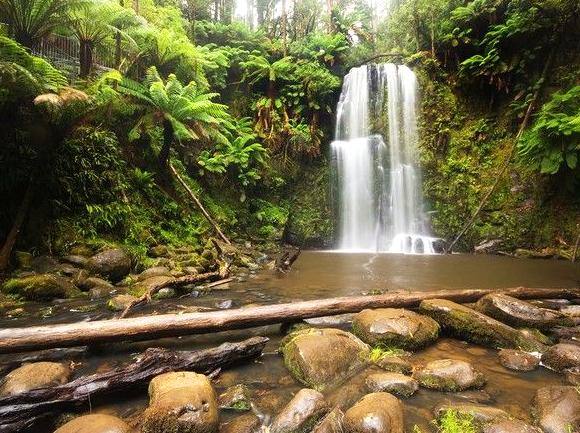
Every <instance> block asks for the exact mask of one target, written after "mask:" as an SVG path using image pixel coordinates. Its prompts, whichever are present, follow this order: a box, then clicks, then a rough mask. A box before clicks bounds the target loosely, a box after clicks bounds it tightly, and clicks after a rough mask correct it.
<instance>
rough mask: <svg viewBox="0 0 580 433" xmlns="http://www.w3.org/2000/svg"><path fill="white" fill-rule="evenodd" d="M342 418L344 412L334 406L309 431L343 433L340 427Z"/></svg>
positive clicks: (313, 432)
mask: <svg viewBox="0 0 580 433" xmlns="http://www.w3.org/2000/svg"><path fill="white" fill-rule="evenodd" d="M343 419H344V413H343V412H342V411H341V410H340V409H338V408H335V409H334V410H332V411H331V412H330V413H329V414H328V415H326V416H325V417H324V418H323V419H322V421H320V422H319V423H318V424H316V427H314V429H313V430H312V432H311V433H344V429H343V427H342V423H343Z"/></svg>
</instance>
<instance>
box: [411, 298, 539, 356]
mask: <svg viewBox="0 0 580 433" xmlns="http://www.w3.org/2000/svg"><path fill="white" fill-rule="evenodd" d="M420 309H421V311H422V312H423V313H425V314H427V315H428V316H431V317H432V318H433V319H435V320H436V321H437V322H439V324H440V325H441V326H442V327H443V328H444V329H445V330H447V331H449V332H451V333H452V334H454V335H456V336H458V337H460V338H464V339H466V340H468V341H471V342H473V343H476V344H481V345H484V346H486V345H487V346H492V347H495V348H508V349H520V350H525V351H529V352H541V351H542V350H543V349H544V348H545V346H544V345H543V344H542V343H540V342H538V341H537V340H536V339H535V338H532V337H530V336H529V335H525V334H523V333H521V332H520V331H518V330H517V329H514V328H512V327H510V326H508V325H506V324H504V323H502V322H499V321H497V320H495V319H493V318H491V317H488V316H486V315H485V314H483V313H480V312H479V311H476V310H473V309H471V308H468V307H465V306H463V305H460V304H456V303H455V302H451V301H447V300H445V299H431V300H426V301H422V302H421V304H420Z"/></svg>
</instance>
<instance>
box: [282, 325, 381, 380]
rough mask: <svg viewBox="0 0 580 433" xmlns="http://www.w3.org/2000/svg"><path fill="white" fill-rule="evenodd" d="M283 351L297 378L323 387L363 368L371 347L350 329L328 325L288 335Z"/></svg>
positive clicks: (288, 366)
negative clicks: (348, 330)
mask: <svg viewBox="0 0 580 433" xmlns="http://www.w3.org/2000/svg"><path fill="white" fill-rule="evenodd" d="M281 352H282V354H283V355H284V363H285V364H286V367H287V368H288V370H289V371H290V373H291V374H292V376H293V377H294V378H295V379H296V380H298V381H300V382H302V383H304V384H306V385H308V386H310V387H312V388H314V389H316V390H322V389H324V388H326V387H327V386H329V385H332V384H333V383H336V382H337V381H339V380H342V379H344V378H345V377H347V376H348V375H349V374H350V373H351V372H353V371H355V370H357V369H358V368H359V367H361V366H362V365H363V363H364V360H365V359H368V355H369V353H370V349H369V347H368V346H367V345H366V344H364V343H363V342H362V341H360V340H359V339H358V338H356V337H355V336H354V335H352V334H351V333H349V332H345V331H341V330H340V329H332V328H325V329H304V330H301V331H297V332H294V333H292V334H290V335H288V336H287V337H286V338H285V339H284V341H283V343H282V347H281Z"/></svg>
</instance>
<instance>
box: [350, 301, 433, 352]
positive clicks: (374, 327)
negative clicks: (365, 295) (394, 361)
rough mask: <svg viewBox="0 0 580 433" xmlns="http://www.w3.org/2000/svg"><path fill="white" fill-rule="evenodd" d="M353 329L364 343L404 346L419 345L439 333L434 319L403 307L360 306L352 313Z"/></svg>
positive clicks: (407, 347) (417, 347) (417, 346)
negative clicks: (363, 307)
mask: <svg viewBox="0 0 580 433" xmlns="http://www.w3.org/2000/svg"><path fill="white" fill-rule="evenodd" d="M352 329H353V332H354V333H355V335H356V336H357V337H359V338H360V339H361V340H363V341H364V342H365V343H368V344H371V345H386V346H394V347H399V348H405V349H419V348H421V347H424V346H426V345H428V344H429V343H431V342H433V341H435V340H436V339H437V337H438V336H439V325H438V324H437V322H435V321H434V320H433V319H431V318H430V317H427V316H422V315H421V314H417V313H414V312H413V311H409V310H405V309H402V308H379V309H376V310H363V311H361V312H360V313H358V314H357V315H355V316H354V319H353V322H352Z"/></svg>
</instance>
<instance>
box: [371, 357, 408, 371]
mask: <svg viewBox="0 0 580 433" xmlns="http://www.w3.org/2000/svg"><path fill="white" fill-rule="evenodd" d="M373 363H374V364H375V365H376V366H377V367H380V368H382V369H383V370H385V371H390V372H393V373H401V374H411V372H412V371H413V364H411V363H410V362H409V361H407V360H406V359H403V358H401V357H400V356H381V357H380V358H379V359H378V360H376V361H373Z"/></svg>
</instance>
